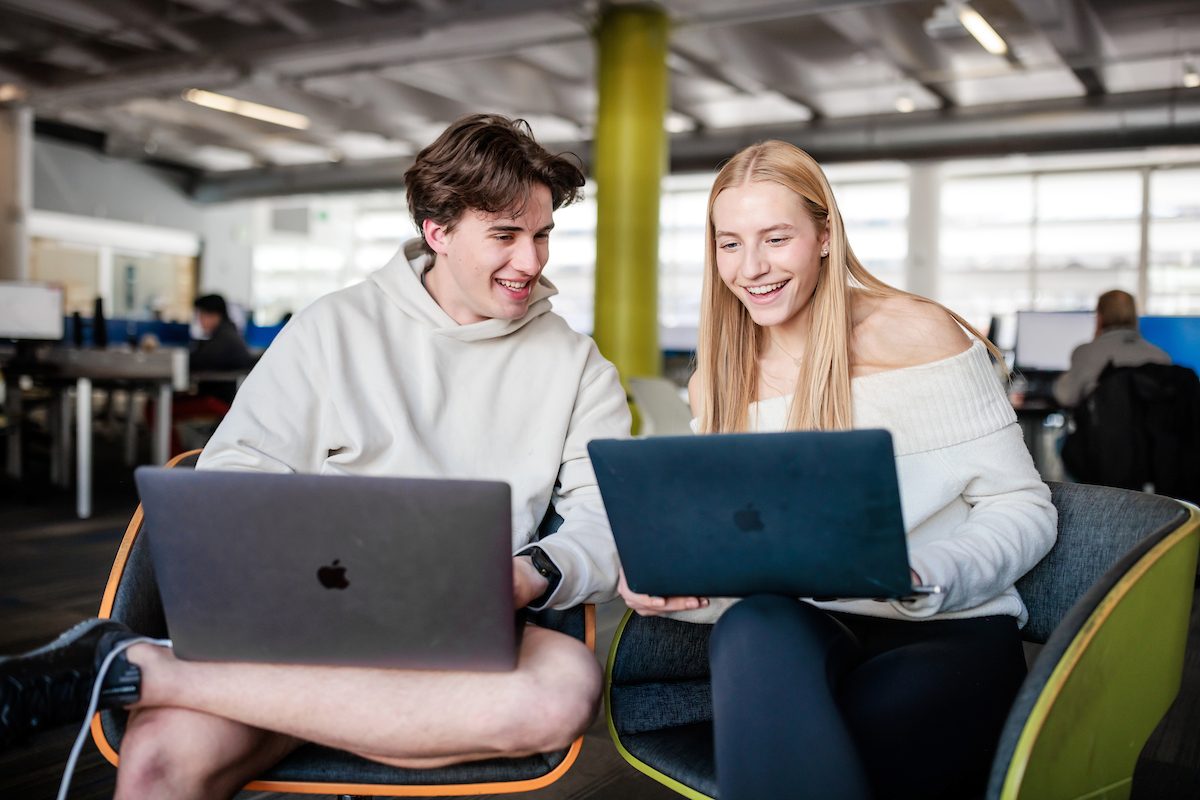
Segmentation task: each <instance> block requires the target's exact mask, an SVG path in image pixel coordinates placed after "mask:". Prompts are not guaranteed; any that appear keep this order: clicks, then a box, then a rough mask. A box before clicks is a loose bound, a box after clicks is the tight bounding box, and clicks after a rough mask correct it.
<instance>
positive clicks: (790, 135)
mask: <svg viewBox="0 0 1200 800" xmlns="http://www.w3.org/2000/svg"><path fill="white" fill-rule="evenodd" d="M769 138H776V139H783V140H785V141H790V142H793V143H794V144H796V145H797V146H799V147H802V148H804V149H805V150H807V151H809V152H810V153H811V154H812V155H813V156H814V157H816V158H817V159H818V160H819V161H824V162H833V161H856V160H877V159H945V158H953V157H964V156H973V157H974V156H996V155H1011V154H1013V153H1034V152H1053V151H1066V150H1096V149H1114V148H1129V147H1148V146H1156V145H1180V144H1194V143H1195V142H1197V141H1200V92H1184V91H1176V90H1170V91H1152V92H1131V93H1127V94H1115V95H1106V96H1104V97H1100V98H1083V97H1081V98H1073V99H1070V100H1062V99H1055V100H1048V101H1040V102H1034V103H1022V104H1001V105H996V106H975V107H971V108H964V107H958V108H954V109H950V110H943V111H928V112H915V113H912V114H903V115H898V114H897V115H888V116H883V117H874V116H872V117H860V118H853V119H837V120H833V119H826V120H821V121H817V122H812V123H808V124H804V125H776V126H756V127H754V128H747V129H739V130H722V131H719V132H706V131H698V132H695V133H692V134H677V135H674V136H672V137H671V144H670V159H671V171H672V172H691V171H714V170H715V169H716V167H717V165H718V164H719V163H720V162H721V161H722V160H724V159H726V158H728V157H729V156H730V155H732V154H733V153H735V152H737V151H738V150H740V149H741V148H743V147H745V146H747V145H749V144H752V143H754V142H757V141H762V140H763V139H769ZM561 147H562V149H564V150H570V151H572V152H574V153H576V154H578V155H579V156H580V157H581V158H582V159H583V160H584V163H585V164H586V165H588V166H589V167H590V162H591V146H590V145H589V144H588V143H586V142H579V143H573V144H569V145H561ZM411 163H412V159H411V158H403V159H388V160H385V161H371V162H369V163H360V164H343V165H333V164H329V165H318V166H307V167H289V168H276V169H270V170H251V171H243V172H237V173H227V174H222V175H217V174H208V175H205V176H203V177H202V178H200V179H199V180H198V182H197V184H196V188H195V193H194V197H195V199H196V200H198V201H201V202H220V201H227V200H236V199H241V198H246V197H260V196H269V195H279V194H299V193H310V192H323V191H355V190H368V189H382V188H388V189H397V188H399V187H400V186H402V184H403V175H404V170H406V169H407V168H408V166H409V165H411Z"/></svg>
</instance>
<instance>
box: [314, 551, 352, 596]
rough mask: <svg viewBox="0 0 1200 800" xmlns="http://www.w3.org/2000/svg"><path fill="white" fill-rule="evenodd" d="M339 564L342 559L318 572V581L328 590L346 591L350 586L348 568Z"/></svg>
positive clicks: (334, 561)
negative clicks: (347, 576) (347, 575)
mask: <svg viewBox="0 0 1200 800" xmlns="http://www.w3.org/2000/svg"><path fill="white" fill-rule="evenodd" d="M339 563H340V559H336V558H335V559H334V560H333V563H332V564H330V565H329V566H327V567H321V568H320V569H319V570H317V580H319V581H320V582H321V585H322V586H324V587H325V588H326V589H345V588H346V587H347V586H349V585H350V581H348V580H346V568H345V567H342V566H339Z"/></svg>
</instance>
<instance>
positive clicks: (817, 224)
mask: <svg viewBox="0 0 1200 800" xmlns="http://www.w3.org/2000/svg"><path fill="white" fill-rule="evenodd" d="M708 209H709V212H708V213H709V216H708V222H707V226H706V259H705V260H706V267H705V275H704V288H703V295H702V302H701V317H700V337H699V347H698V349H697V364H698V368H697V371H696V374H695V375H694V376H693V378H692V380H691V382H690V384H689V387H688V389H689V395H690V400H691V405H692V411H693V413H694V415H695V417H696V423H695V424H696V426H697V427H698V432H699V433H702V434H711V433H734V432H745V431H779V430H806V429H809V430H811V429H820V430H838V429H848V428H886V429H888V430H889V431H890V432H891V434H892V437H893V440H894V442H895V450H896V470H897V473H898V477H899V485H900V495H901V504H902V507H903V509H904V522H905V529H906V531H907V540H908V551H909V557H910V562H911V566H912V569H913V575H912V579H913V583H914V586H916V585H921V584H933V585H937V586H940V587H941V592H940V593H934V594H926V595H922V596H920V597H919V598H911V599H902V600H890V601H876V600H869V599H859V600H834V601H817V600H811V599H796V598H792V597H785V596H780V595H765V594H764V595H754V596H751V597H748V598H746V599H744V600H741V601H740V602H737V603H736V604H733V605H730V604H729V602H728V601H720V602H718V600H717V599H711V600H710V599H708V598H703V599H701V598H661V597H660V598H654V597H648V596H646V595H640V594H636V593H633V592H632V591H631V590H630V589H629V588H628V586H627V585H626V583H625V582H624V580H622V581H621V583H620V584H619V587H620V591H621V594H622V596H623V597H624V599H625V602H626V604H627V605H629V606H630V607H631V608H633V609H634V610H635V611H637V612H638V613H642V614H659V613H663V612H664V611H672V612H674V614H675V616H677V617H679V618H682V619H685V620H686V621H694V622H711V621H713V620H714V619H716V620H717V621H716V626H715V628H714V630H713V633H712V638H711V644H710V650H709V656H710V667H711V681H712V712H713V731H714V745H715V755H716V776H717V783H718V787H719V796H720V797H721V798H722V800H751V799H756V798H766V797H796V796H799V792H798V788H799V787H803V795H804V796H806V797H837V798H843V799H845V798H867V797H887V798H922V799H923V800H925V799H929V798H960V797H970V796H975V795H981V794H982V793H983V790H984V787H985V784H986V781H987V775H988V768H989V765H990V763H991V760H992V755H993V753H994V751H995V748H996V744H997V741H998V738H999V735H1000V730H1001V728H1002V726H1003V724H1004V720H1005V718H1006V717H1007V714H1008V710H1009V707H1010V706H1011V704H1012V700H1013V698H1014V697H1015V695H1016V692H1017V689H1018V687H1019V686H1020V684H1021V681H1022V680H1023V678H1024V674H1025V661H1024V656H1023V649H1022V644H1021V638H1020V634H1019V628H1020V626H1021V625H1023V624H1024V622H1025V619H1026V616H1027V614H1026V610H1025V605H1024V603H1023V602H1022V600H1021V597H1020V595H1019V594H1018V593H1017V590H1016V588H1015V587H1014V583H1015V582H1016V580H1017V579H1018V578H1020V577H1021V576H1022V575H1024V574H1025V573H1026V572H1027V571H1028V570H1029V569H1031V568H1032V567H1033V566H1034V565H1035V564H1037V562H1038V561H1039V560H1040V559H1041V558H1042V556H1044V555H1045V554H1046V553H1047V552H1048V551H1049V550H1050V548H1051V546H1052V545H1053V544H1054V541H1055V536H1056V526H1055V522H1056V512H1055V510H1054V506H1053V505H1052V504H1051V501H1050V490H1049V488H1048V487H1047V486H1046V484H1044V483H1043V482H1042V481H1041V479H1040V478H1039V477H1038V474H1037V471H1036V470H1035V469H1034V466H1033V462H1032V459H1031V458H1030V455H1029V452H1028V451H1027V450H1026V448H1025V445H1024V443H1023V441H1022V439H1021V433H1020V430H1019V429H1018V427H1017V424H1016V418H1015V414H1014V412H1013V410H1012V408H1011V407H1010V406H1009V404H1008V400H1007V398H1006V397H1005V394H1004V391H1003V388H1002V387H1001V385H1000V381H999V380H998V379H997V377H996V374H995V372H994V371H993V368H992V365H991V362H990V361H989V359H988V351H989V350H991V349H993V347H994V346H992V345H990V343H988V342H986V341H984V340H983V337H982V336H981V335H980V334H979V333H978V332H976V331H975V330H974V329H973V328H972V327H971V326H970V325H969V324H968V323H967V322H966V321H965V320H963V319H962V317H960V316H958V315H957V314H955V313H953V312H951V311H949V310H947V309H946V308H944V307H942V306H940V305H938V304H937V303H934V302H932V301H930V300H927V299H925V298H922V297H918V296H915V295H912V294H908V293H906V292H902V291H900V290H898V289H895V288H892V287H890V286H888V285H887V284H885V283H883V282H881V281H880V280H878V279H877V278H875V277H874V276H872V275H871V274H870V273H869V272H867V271H866V269H865V268H864V267H863V266H862V264H861V263H860V262H859V261H858V259H857V258H856V257H855V256H854V253H853V251H852V250H851V249H850V245H849V243H848V241H847V239H846V233H845V229H844V227H843V224H842V218H841V215H840V214H839V212H838V208H837V204H836V202H835V200H834V196H833V192H832V190H831V189H830V187H829V183H828V181H827V180H826V178H825V176H824V174H823V172H822V171H821V168H820V167H819V166H818V165H817V163H816V162H815V161H814V160H813V159H812V158H811V157H810V156H809V155H808V154H806V153H804V152H803V151H801V150H799V149H798V148H796V147H794V146H793V145H790V144H787V143H785V142H779V141H768V142H764V143H761V144H757V145H752V146H750V147H748V148H746V149H745V150H742V151H741V152H740V153H738V154H737V155H735V156H734V157H733V158H732V159H731V160H730V161H729V162H728V163H727V164H726V165H725V167H724V168H723V169H722V170H721V171H720V173H719V174H718V175H717V177H716V180H715V182H714V184H713V188H712V191H711V193H710V195H709V203H708ZM968 333H969V334H970V335H968ZM830 502H834V503H836V502H838V500H837V498H830ZM798 513H800V514H803V510H799V511H798ZM747 546H753V545H752V544H749V545H747ZM689 601H690V602H689ZM697 605H699V606H700V608H697ZM689 607H690V608H691V609H693V610H685V611H677V609H686V608H689ZM723 609H727V610H724V613H720V612H721V611H722V610H723ZM718 617H719V618H718Z"/></svg>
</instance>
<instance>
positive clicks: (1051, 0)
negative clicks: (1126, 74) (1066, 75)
mask: <svg viewBox="0 0 1200 800" xmlns="http://www.w3.org/2000/svg"><path fill="white" fill-rule="evenodd" d="M1012 1H1013V3H1014V5H1016V6H1017V8H1018V9H1020V11H1021V13H1022V14H1024V15H1025V18H1026V19H1028V20H1029V21H1030V22H1031V23H1033V24H1034V25H1035V26H1036V27H1037V28H1038V29H1039V30H1040V31H1041V32H1042V33H1043V34H1044V35H1045V36H1046V38H1048V39H1049V40H1050V44H1051V45H1053V47H1054V49H1055V50H1056V51H1057V52H1058V55H1059V57H1060V58H1062V60H1063V63H1065V64H1066V65H1067V66H1068V67H1069V68H1070V70H1071V71H1072V72H1073V73H1075V77H1076V79H1078V81H1079V83H1080V84H1081V85H1082V86H1083V88H1084V91H1086V92H1087V94H1088V96H1090V97H1097V96H1099V95H1102V94H1105V93H1107V88H1106V87H1105V85H1104V77H1103V75H1102V74H1101V71H1100V68H1099V65H1101V64H1103V63H1104V62H1105V56H1106V55H1108V54H1109V53H1110V52H1111V46H1110V45H1109V43H1108V36H1107V34H1106V32H1105V30H1104V26H1103V25H1102V24H1101V22H1100V19H1099V18H1098V17H1097V16H1096V12H1095V11H1093V10H1092V8H1091V6H1090V5H1088V3H1087V0H1012Z"/></svg>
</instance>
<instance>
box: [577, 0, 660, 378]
mask: <svg viewBox="0 0 1200 800" xmlns="http://www.w3.org/2000/svg"><path fill="white" fill-rule="evenodd" d="M667 38H668V20H667V15H666V12H664V11H663V10H662V9H661V8H658V7H654V6H647V5H623V6H611V7H608V8H606V9H604V10H603V11H602V12H601V16H600V26H599V29H598V32H597V40H598V53H599V61H598V68H597V74H598V75H599V84H600V107H599V112H598V115H597V121H596V141H595V155H594V159H593V168H594V171H595V178H596V184H597V190H596V205H597V215H596V325H595V339H596V343H597V344H598V345H599V347H600V352H602V353H603V354H604V355H605V357H607V358H608V359H609V360H611V361H612V362H613V363H614V364H616V366H617V369H618V370H619V371H620V373H621V378H622V380H625V379H628V378H630V377H633V376H638V375H659V374H661V372H662V355H661V352H660V351H659V347H658V203H659V195H660V193H661V187H660V184H661V181H662V175H663V168H664V165H665V164H666V156H667V136H666V132H665V130H664V128H663V120H664V116H665V114H666V110H667Z"/></svg>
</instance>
